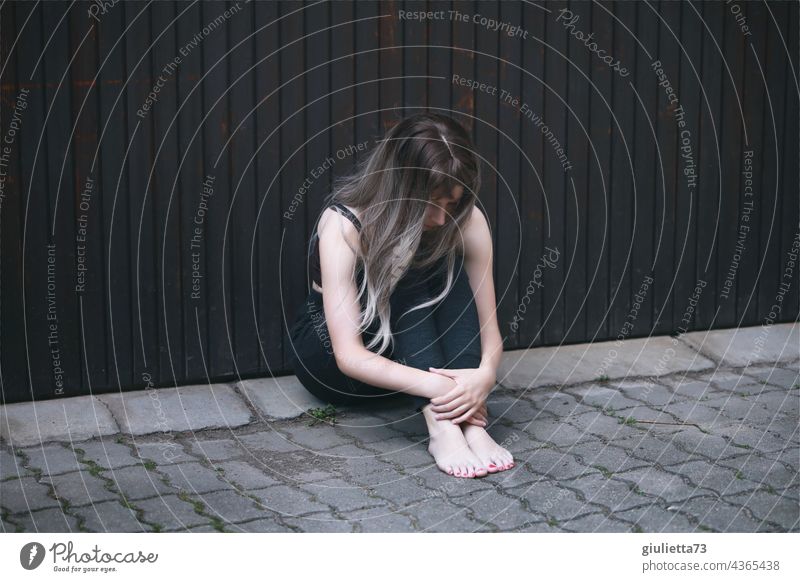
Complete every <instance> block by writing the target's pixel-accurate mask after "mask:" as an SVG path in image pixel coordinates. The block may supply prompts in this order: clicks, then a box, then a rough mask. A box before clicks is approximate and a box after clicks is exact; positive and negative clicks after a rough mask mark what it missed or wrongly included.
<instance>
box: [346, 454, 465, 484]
mask: <svg viewBox="0 0 800 582" xmlns="http://www.w3.org/2000/svg"><path fill="white" fill-rule="evenodd" d="M436 471H437V472H440V471H439V469H438V468H436ZM342 472H343V473H344V474H345V475H347V480H348V481H349V482H351V483H358V484H361V485H367V486H370V487H374V486H376V485H380V484H381V483H387V482H390V481H394V480H396V479H404V478H405V477H406V476H407V475H404V474H403V473H401V472H399V471H398V470H397V468H395V466H394V465H391V464H390V463H385V462H382V461H375V460H371V459H364V460H361V459H353V460H350V461H348V462H347V463H346V464H345V465H343V468H342ZM423 472H424V473H425V474H428V473H429V471H428V470H424V471H423ZM417 473H419V472H417ZM450 478H451V479H452V477H450Z"/></svg>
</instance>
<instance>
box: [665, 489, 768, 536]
mask: <svg viewBox="0 0 800 582" xmlns="http://www.w3.org/2000/svg"><path fill="white" fill-rule="evenodd" d="M679 511H681V512H682V513H688V514H689V515H692V516H693V517H694V518H695V519H697V521H698V522H699V523H700V524H702V525H705V526H707V527H710V528H712V529H714V530H715V531H718V532H729V533H730V532H757V531H763V529H762V527H761V524H759V523H758V522H757V521H754V520H752V519H751V518H750V517H748V516H747V515H746V514H745V513H744V512H743V511H741V508H740V507H737V506H734V505H731V504H730V503H726V502H725V501H723V500H721V499H715V498H713V497H693V498H692V499H689V500H687V501H684V502H683V503H681V504H680V505H679Z"/></svg>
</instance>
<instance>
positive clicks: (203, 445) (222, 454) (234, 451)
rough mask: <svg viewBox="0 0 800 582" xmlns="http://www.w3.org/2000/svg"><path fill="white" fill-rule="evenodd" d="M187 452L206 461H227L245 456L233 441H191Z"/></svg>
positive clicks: (245, 453) (243, 450)
mask: <svg viewBox="0 0 800 582" xmlns="http://www.w3.org/2000/svg"><path fill="white" fill-rule="evenodd" d="M189 450H191V451H192V454H193V455H195V456H196V458H199V459H202V460H207V461H229V460H231V459H235V458H237V457H244V456H247V452H246V451H245V449H243V448H242V447H241V446H240V445H239V444H238V443H237V442H236V441H235V440H233V439H208V440H192V441H190V442H189Z"/></svg>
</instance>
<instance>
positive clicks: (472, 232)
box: [464, 206, 492, 259]
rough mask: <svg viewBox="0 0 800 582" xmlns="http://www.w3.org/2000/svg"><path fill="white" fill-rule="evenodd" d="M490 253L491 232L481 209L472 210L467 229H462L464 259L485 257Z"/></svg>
mask: <svg viewBox="0 0 800 582" xmlns="http://www.w3.org/2000/svg"><path fill="white" fill-rule="evenodd" d="M487 252H488V253H489V254H491V252H492V232H491V230H489V223H488V222H487V221H486V216H484V214H483V212H481V209H480V208H478V207H477V206H475V207H474V208H473V209H472V215H471V216H470V219H469V222H467V227H466V228H465V229H464V257H465V258H467V259H470V258H475V257H481V256H485V254H486V253H487Z"/></svg>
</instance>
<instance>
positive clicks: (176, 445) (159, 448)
mask: <svg viewBox="0 0 800 582" xmlns="http://www.w3.org/2000/svg"><path fill="white" fill-rule="evenodd" d="M134 452H135V453H136V454H138V455H139V457H140V458H142V459H148V460H150V461H153V462H154V463H156V465H172V464H175V463H185V462H186V461H196V460H197V459H195V458H194V457H192V456H191V455H189V454H187V453H186V452H184V450H183V447H182V446H181V444H180V442H178V441H176V440H174V439H164V440H161V441H158V442H140V441H139V439H137V440H136V443H135V445H134Z"/></svg>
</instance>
